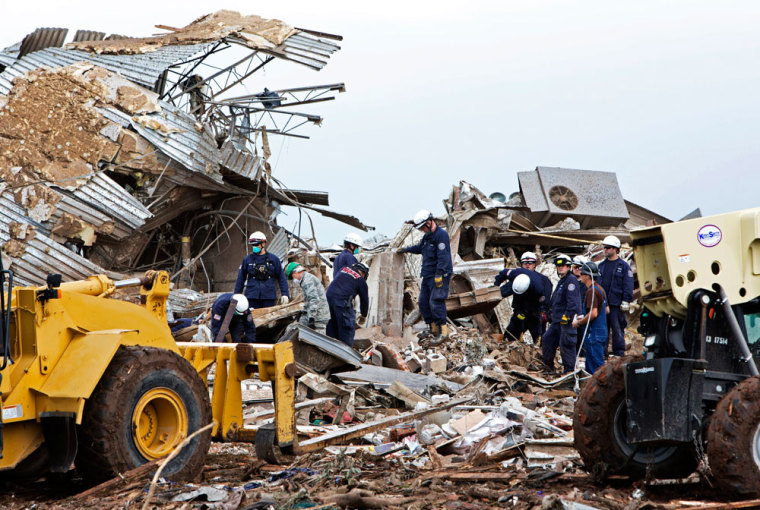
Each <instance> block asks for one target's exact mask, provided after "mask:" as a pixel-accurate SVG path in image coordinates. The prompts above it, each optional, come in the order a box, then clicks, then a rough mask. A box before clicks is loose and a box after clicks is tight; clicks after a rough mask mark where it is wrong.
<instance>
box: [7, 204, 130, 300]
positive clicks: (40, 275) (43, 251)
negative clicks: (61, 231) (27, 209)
mask: <svg viewBox="0 0 760 510" xmlns="http://www.w3.org/2000/svg"><path fill="white" fill-rule="evenodd" d="M11 221H15V222H18V223H26V224H28V225H32V226H34V227H36V228H37V232H36V233H35V236H34V238H33V239H31V240H29V241H26V242H25V244H26V252H25V253H24V256H23V257H21V258H15V257H14V258H13V262H12V263H11V267H10V269H11V270H12V271H13V272H14V277H15V281H16V283H18V284H19V285H43V284H44V283H45V277H46V276H47V275H48V274H52V273H60V274H62V275H63V279H64V281H71V280H81V279H84V278H87V277H88V276H90V275H93V274H110V275H111V276H117V277H120V275H118V274H117V273H112V272H111V273H109V272H107V271H105V270H104V269H103V268H102V267H100V266H98V265H96V264H93V263H92V262H90V261H89V260H87V259H85V258H84V257H81V256H79V255H77V254H76V253H74V252H73V251H71V250H69V249H68V248H66V247H64V246H62V245H60V244H58V243H57V242H55V241H53V240H52V239H50V238H48V237H47V236H45V235H44V234H43V233H42V232H41V231H40V230H42V229H41V226H40V225H39V224H38V223H36V222H34V221H32V220H30V219H28V218H27V217H26V216H25V215H24V210H23V208H22V207H21V206H19V205H18V204H16V202H14V200H13V194H12V193H11V192H10V191H6V192H4V193H3V194H2V195H0V244H5V243H6V242H7V241H9V240H10V239H11V236H10V229H9V224H10V222H11Z"/></svg>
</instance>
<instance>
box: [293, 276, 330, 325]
mask: <svg viewBox="0 0 760 510" xmlns="http://www.w3.org/2000/svg"><path fill="white" fill-rule="evenodd" d="M285 274H286V275H287V277H288V278H292V279H293V281H294V282H296V283H297V284H298V285H300V286H301V293H303V299H304V301H305V305H304V308H303V311H302V312H301V317H300V318H299V319H298V323H299V324H303V325H304V326H308V327H310V328H311V329H313V330H314V331H316V332H317V333H322V334H323V335H324V334H325V329H326V328H327V321H329V320H330V308H329V307H328V306H327V298H326V297H325V288H324V286H323V285H322V282H320V281H319V278H317V277H316V276H314V275H313V274H311V273H308V272H306V270H305V269H304V267H303V266H302V265H301V264H299V263H297V262H291V263H290V264H288V266H287V267H286V268H285Z"/></svg>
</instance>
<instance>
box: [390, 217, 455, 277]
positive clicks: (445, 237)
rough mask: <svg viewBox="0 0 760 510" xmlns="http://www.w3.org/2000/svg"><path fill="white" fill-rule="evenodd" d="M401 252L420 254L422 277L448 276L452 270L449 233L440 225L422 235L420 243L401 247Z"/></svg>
mask: <svg viewBox="0 0 760 510" xmlns="http://www.w3.org/2000/svg"><path fill="white" fill-rule="evenodd" d="M401 253H416V254H417V255H422V271H420V276H422V277H423V278H426V277H433V276H450V275H451V272H452V271H453V267H452V264H451V246H450V244H449V234H448V233H446V231H445V230H443V229H442V228H441V227H440V226H436V229H435V231H434V232H428V233H426V234H425V235H424V236H422V240H421V241H420V244H415V245H413V246H407V247H406V248H403V249H402V251H401Z"/></svg>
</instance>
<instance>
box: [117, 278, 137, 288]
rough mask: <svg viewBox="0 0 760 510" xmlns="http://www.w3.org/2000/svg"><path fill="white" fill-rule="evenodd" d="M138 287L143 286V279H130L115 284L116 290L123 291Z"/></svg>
mask: <svg viewBox="0 0 760 510" xmlns="http://www.w3.org/2000/svg"><path fill="white" fill-rule="evenodd" d="M138 285H142V278H130V279H128V280H119V281H118V282H113V286H114V288H117V289H122V288H124V287H137V286H138Z"/></svg>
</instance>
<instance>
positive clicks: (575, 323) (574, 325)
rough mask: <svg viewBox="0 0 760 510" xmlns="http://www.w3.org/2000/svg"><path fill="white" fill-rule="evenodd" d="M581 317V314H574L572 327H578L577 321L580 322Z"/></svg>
mask: <svg viewBox="0 0 760 510" xmlns="http://www.w3.org/2000/svg"><path fill="white" fill-rule="evenodd" d="M583 317H584V316H583V315H576V316H575V317H573V327H574V328H576V329H577V328H578V326H579V325H580V324H579V322H580V320H581V319H582V318H583Z"/></svg>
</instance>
